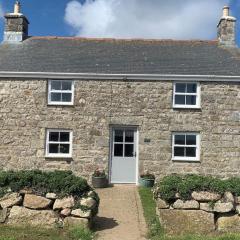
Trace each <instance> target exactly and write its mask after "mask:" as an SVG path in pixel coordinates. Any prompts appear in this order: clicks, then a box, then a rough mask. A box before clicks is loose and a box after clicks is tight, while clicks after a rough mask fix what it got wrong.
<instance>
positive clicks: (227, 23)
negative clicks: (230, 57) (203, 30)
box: [218, 6, 236, 47]
mask: <svg viewBox="0 0 240 240" xmlns="http://www.w3.org/2000/svg"><path fill="white" fill-rule="evenodd" d="M229 12H230V8H229V7H228V6H224V8H223V15H222V17H221V19H220V22H219V24H218V41H219V44H220V45H222V46H226V47H236V33H235V27H236V18H235V17H232V16H230V14H229Z"/></svg>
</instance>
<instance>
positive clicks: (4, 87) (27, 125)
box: [0, 79, 240, 178]
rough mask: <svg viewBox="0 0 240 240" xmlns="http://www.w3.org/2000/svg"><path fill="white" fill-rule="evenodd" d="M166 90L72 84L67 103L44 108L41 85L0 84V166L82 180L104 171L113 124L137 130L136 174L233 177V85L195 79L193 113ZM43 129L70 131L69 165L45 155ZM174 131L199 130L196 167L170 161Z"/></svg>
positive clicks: (237, 152) (236, 118)
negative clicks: (64, 173) (175, 104)
mask: <svg viewBox="0 0 240 240" xmlns="http://www.w3.org/2000/svg"><path fill="white" fill-rule="evenodd" d="M172 89H173V83H172V82H170V81H161V82H155V81H152V82H151V81H146V82H144V81H110V80H106V81H95V80H88V81H87V80H76V81H75V98H74V106H48V105H47V80H38V79H32V80H24V79H22V80H16V79H1V82H0V129H1V131H0V168H1V169H36V168H37V169H43V170H53V169H63V170H72V171H73V172H74V173H75V174H77V175H83V176H86V177H89V176H90V174H91V173H92V172H93V171H94V170H95V169H96V168H98V167H101V168H108V163H109V142H110V127H111V126H112V125H115V124H120V125H136V126H138V130H139V170H140V172H142V171H144V170H149V171H151V172H153V173H154V174H156V176H157V177H158V178H159V177H163V176H165V175H168V174H171V173H200V174H210V175H216V176H222V177H228V176H234V175H239V174H240V161H239V160H240V85H239V83H227V82H222V83H214V82H202V83H201V109H198V110H190V109H173V108H172ZM48 128H63V129H71V130H73V157H72V159H71V160H66V159H47V158H45V137H46V136H45V135H46V129H48ZM173 131H194V132H200V134H201V156H200V159H201V161H200V162H198V163H197V162H195V163H194V162H173V161H172V160H171V155H172V153H171V152H172V143H171V133H172V132H173ZM146 139H147V141H146Z"/></svg>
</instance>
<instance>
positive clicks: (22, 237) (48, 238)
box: [0, 225, 94, 240]
mask: <svg viewBox="0 0 240 240" xmlns="http://www.w3.org/2000/svg"><path fill="white" fill-rule="evenodd" d="M93 238H94V235H93V233H91V232H90V231H89V230H85V229H83V228H82V227H79V228H74V229H72V230H69V231H63V230H61V229H59V230H58V229H53V230H49V229H48V230H46V229H41V228H30V227H24V228H23V227H10V226H1V225H0V240H26V239H27V240H92V239H93Z"/></svg>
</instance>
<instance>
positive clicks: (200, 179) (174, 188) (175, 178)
mask: <svg viewBox="0 0 240 240" xmlns="http://www.w3.org/2000/svg"><path fill="white" fill-rule="evenodd" d="M157 189H158V192H157V193H159V194H160V196H161V198H162V199H164V200H166V201H168V202H171V201H172V199H174V198H175V195H176V194H177V193H179V194H180V196H181V198H182V199H185V200H188V199H190V198H191V193H192V192H193V191H211V192H216V193H219V194H223V193H224V192H225V191H230V192H232V193H233V194H235V195H240V178H230V179H219V178H215V177H210V176H200V175H171V176H167V177H164V178H163V179H162V180H161V181H160V182H159V183H158V186H157Z"/></svg>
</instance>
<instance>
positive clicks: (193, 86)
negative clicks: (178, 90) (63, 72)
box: [187, 83, 197, 93]
mask: <svg viewBox="0 0 240 240" xmlns="http://www.w3.org/2000/svg"><path fill="white" fill-rule="evenodd" d="M196 92H197V84H196V83H188V84H187V93H196Z"/></svg>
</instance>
